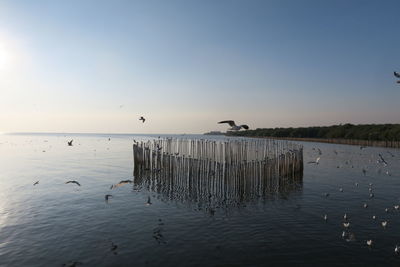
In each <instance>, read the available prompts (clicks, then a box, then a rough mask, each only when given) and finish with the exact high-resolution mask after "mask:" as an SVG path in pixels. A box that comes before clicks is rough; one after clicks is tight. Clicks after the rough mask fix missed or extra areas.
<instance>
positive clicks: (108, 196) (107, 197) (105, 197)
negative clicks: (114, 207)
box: [104, 195, 112, 201]
mask: <svg viewBox="0 0 400 267" xmlns="http://www.w3.org/2000/svg"><path fill="white" fill-rule="evenodd" d="M110 197H111V198H112V195H105V196H104V199H105V200H106V201H108V199H109V198H110Z"/></svg>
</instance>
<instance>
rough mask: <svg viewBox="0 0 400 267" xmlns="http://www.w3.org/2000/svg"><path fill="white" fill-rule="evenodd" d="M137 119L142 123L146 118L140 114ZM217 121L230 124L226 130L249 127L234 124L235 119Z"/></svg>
mask: <svg viewBox="0 0 400 267" xmlns="http://www.w3.org/2000/svg"><path fill="white" fill-rule="evenodd" d="M139 120H140V121H142V123H144V122H145V121H146V119H145V118H144V117H143V116H140V117H139ZM218 123H219V124H221V123H227V124H229V126H231V128H229V129H228V130H230V131H239V130H241V129H242V128H243V129H245V130H248V129H249V126H248V125H247V124H241V125H236V123H235V121H233V120H225V121H220V122H218Z"/></svg>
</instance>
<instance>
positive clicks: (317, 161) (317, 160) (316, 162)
mask: <svg viewBox="0 0 400 267" xmlns="http://www.w3.org/2000/svg"><path fill="white" fill-rule="evenodd" d="M320 159H321V158H320V157H318V158H317V159H316V160H315V161H309V162H307V163H308V164H311V163H315V164H319V160H320Z"/></svg>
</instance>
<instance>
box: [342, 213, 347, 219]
mask: <svg viewBox="0 0 400 267" xmlns="http://www.w3.org/2000/svg"><path fill="white" fill-rule="evenodd" d="M343 219H344V220H345V221H347V213H345V214H344V215H343Z"/></svg>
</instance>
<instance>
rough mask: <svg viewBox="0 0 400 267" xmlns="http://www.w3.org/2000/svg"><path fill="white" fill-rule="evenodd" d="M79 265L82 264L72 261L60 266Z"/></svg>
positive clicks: (74, 266) (73, 266)
mask: <svg viewBox="0 0 400 267" xmlns="http://www.w3.org/2000/svg"><path fill="white" fill-rule="evenodd" d="M81 264H83V263H82V262H80V261H72V262H69V263H64V264H63V265H62V266H63V267H76V266H78V265H81Z"/></svg>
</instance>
